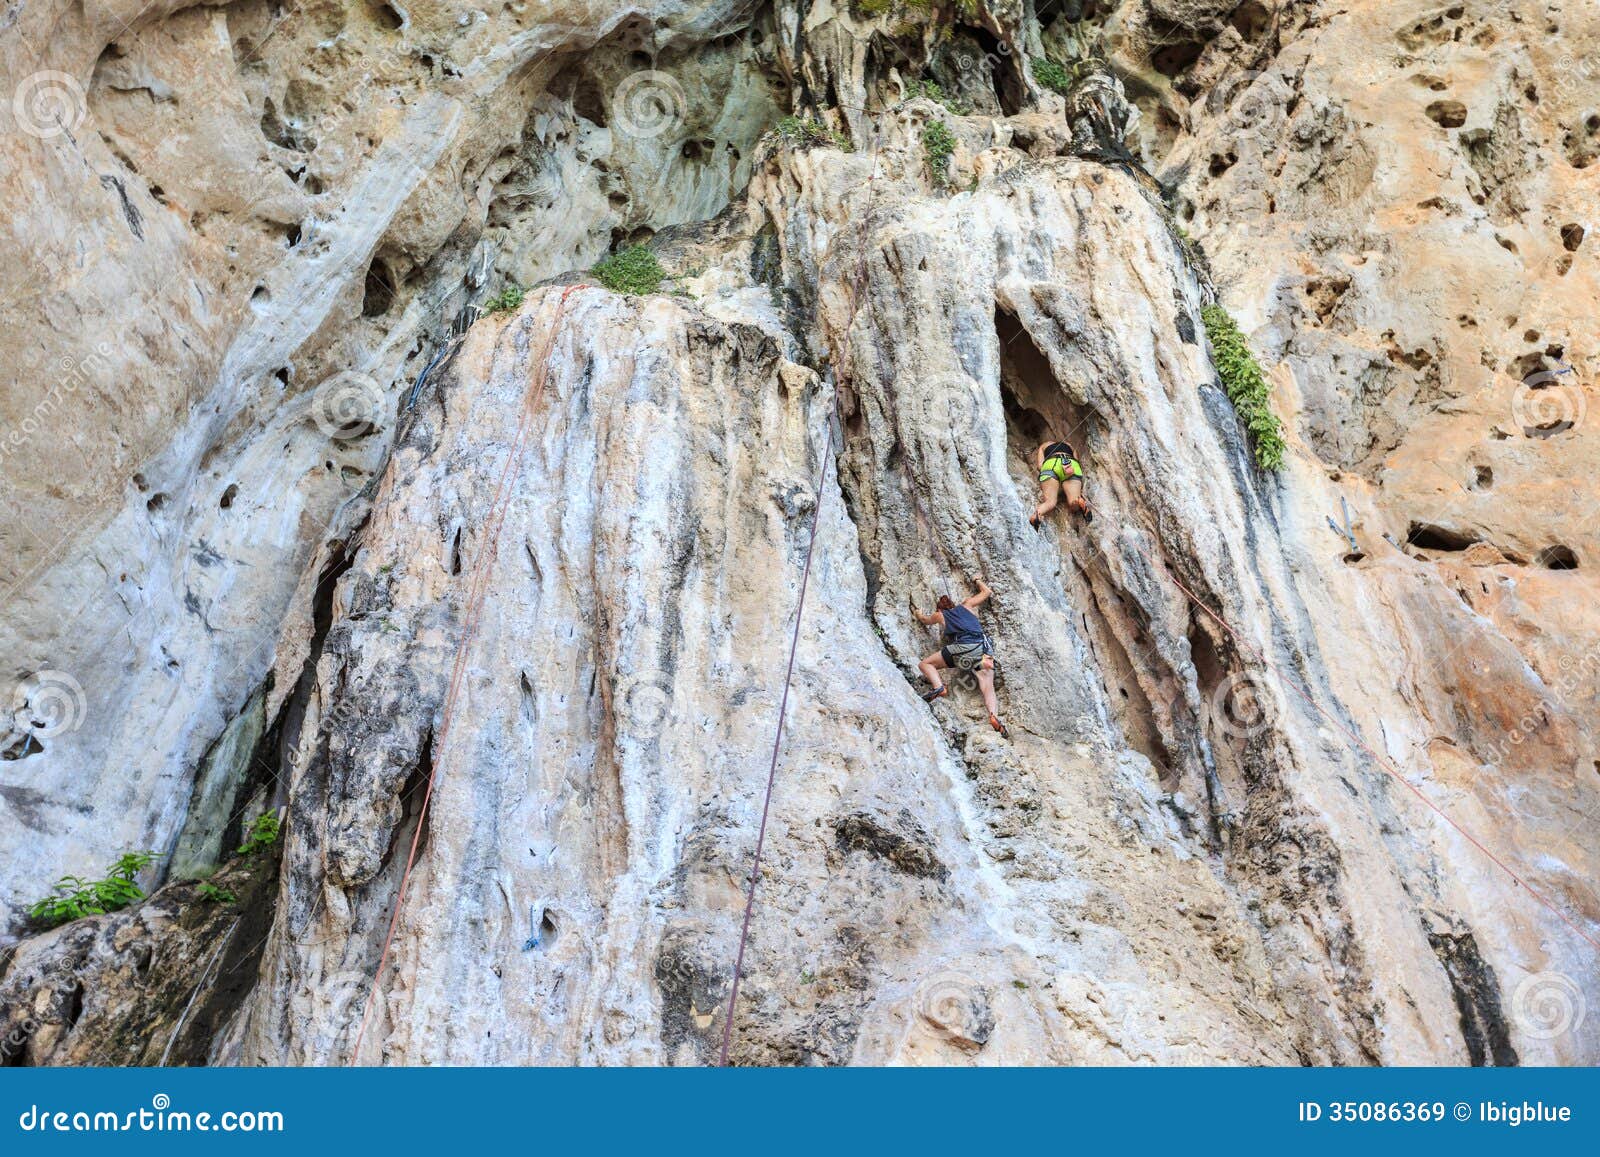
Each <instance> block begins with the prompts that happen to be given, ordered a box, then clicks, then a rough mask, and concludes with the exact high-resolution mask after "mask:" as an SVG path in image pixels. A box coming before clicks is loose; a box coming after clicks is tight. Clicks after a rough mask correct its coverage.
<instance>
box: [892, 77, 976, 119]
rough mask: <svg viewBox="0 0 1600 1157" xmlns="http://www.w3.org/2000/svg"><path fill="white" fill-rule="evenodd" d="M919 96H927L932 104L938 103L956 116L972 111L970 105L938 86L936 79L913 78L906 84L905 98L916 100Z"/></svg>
mask: <svg viewBox="0 0 1600 1157" xmlns="http://www.w3.org/2000/svg"><path fill="white" fill-rule="evenodd" d="M919 96H921V97H927V98H928V99H929V100H931V101H933V103H934V104H937V105H940V106H941V107H943V108H944V109H945V110H946V111H948V112H952V113H954V114H955V115H956V116H958V117H959V116H966V115H967V114H968V113H969V112H971V111H972V108H971V106H970V105H968V104H967V103H966V102H965V101H962V100H958V99H956V98H955V97H953V96H950V95H948V94H947V93H946V92H945V91H944V89H943V88H941V87H940V85H939V83H938V82H937V81H933V80H928V79H926V78H924V79H920V80H913V81H912V82H911V83H910V84H908V85H906V99H907V100H916V99H917V97H919Z"/></svg>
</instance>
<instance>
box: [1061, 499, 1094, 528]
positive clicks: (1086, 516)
mask: <svg viewBox="0 0 1600 1157" xmlns="http://www.w3.org/2000/svg"><path fill="white" fill-rule="evenodd" d="M1067 506H1068V507H1070V508H1071V510H1072V513H1074V514H1081V515H1083V520H1084V521H1085V522H1093V521H1094V511H1093V510H1091V509H1090V508H1089V500H1088V499H1086V498H1078V499H1075V500H1073V501H1071V502H1068V503H1067Z"/></svg>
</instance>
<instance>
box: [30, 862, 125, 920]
mask: <svg viewBox="0 0 1600 1157" xmlns="http://www.w3.org/2000/svg"><path fill="white" fill-rule="evenodd" d="M155 858H156V856H155V853H154V852H128V853H127V854H126V855H124V856H122V857H121V858H120V859H119V860H117V862H116V863H115V864H112V865H111V867H110V868H109V869H108V870H107V871H106V878H105V879H103V880H85V879H84V878H83V877H82V876H62V877H61V879H60V880H58V881H56V886H55V888H54V889H53V890H52V892H51V894H50V895H49V896H46V897H45V898H44V899H43V900H40V901H39V902H38V903H37V904H35V905H34V906H33V907H31V908H29V909H28V915H30V916H32V917H33V918H34V919H35V920H38V921H40V922H41V923H43V924H44V925H45V926H46V927H49V928H56V927H59V926H60V925H62V924H67V923H70V922H71V921H73V920H81V919H82V918H83V917H85V916H104V915H105V914H106V913H107V912H116V911H119V910H120V909H123V908H126V907H127V906H128V905H129V904H132V903H133V902H134V901H135V900H143V899H144V890H143V889H142V888H140V887H139V885H138V884H135V883H134V882H133V878H134V877H135V876H137V875H138V874H139V873H140V872H141V871H143V870H144V869H145V868H147V867H149V865H150V864H151V863H153V862H154V861H155Z"/></svg>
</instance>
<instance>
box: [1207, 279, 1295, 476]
mask: <svg viewBox="0 0 1600 1157" xmlns="http://www.w3.org/2000/svg"><path fill="white" fill-rule="evenodd" d="M1200 318H1201V320H1202V321H1204V322H1205V325H1206V337H1208V338H1210V339H1211V353H1212V356H1213V357H1214V358H1215V359H1216V363H1217V373H1218V374H1219V375H1221V377H1222V388H1223V389H1224V390H1225V391H1226V392H1227V395H1228V400H1229V401H1231V402H1232V403H1233V408H1234V409H1235V410H1237V411H1238V413H1239V417H1240V419H1241V420H1242V421H1243V422H1244V428H1245V429H1246V430H1248V431H1249V432H1250V437H1251V440H1252V441H1253V442H1254V443H1255V453H1256V464H1257V465H1258V466H1260V467H1261V468H1262V469H1263V470H1278V469H1281V468H1282V466H1283V452H1284V441H1283V425H1282V423H1280V422H1279V421H1278V416H1277V415H1276V414H1274V413H1273V412H1272V408H1271V406H1270V405H1268V391H1267V379H1266V377H1265V375H1263V374H1262V372H1261V366H1260V363H1258V362H1257V361H1256V356H1255V354H1253V353H1251V352H1250V346H1249V344H1248V343H1247V342H1246V341H1245V338H1244V334H1243V333H1241V332H1240V330H1239V326H1238V323H1237V322H1235V321H1234V320H1233V318H1232V316H1230V315H1229V313H1228V311H1227V310H1225V309H1223V308H1222V306H1220V305H1208V306H1206V307H1205V308H1204V309H1202V310H1201V311H1200Z"/></svg>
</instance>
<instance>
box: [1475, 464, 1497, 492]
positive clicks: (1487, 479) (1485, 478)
mask: <svg viewBox="0 0 1600 1157" xmlns="http://www.w3.org/2000/svg"><path fill="white" fill-rule="evenodd" d="M1472 485H1473V489H1475V490H1488V489H1489V488H1490V487H1492V486H1493V485H1494V471H1493V470H1492V469H1491V468H1489V467H1488V466H1475V467H1473V471H1472Z"/></svg>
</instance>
